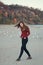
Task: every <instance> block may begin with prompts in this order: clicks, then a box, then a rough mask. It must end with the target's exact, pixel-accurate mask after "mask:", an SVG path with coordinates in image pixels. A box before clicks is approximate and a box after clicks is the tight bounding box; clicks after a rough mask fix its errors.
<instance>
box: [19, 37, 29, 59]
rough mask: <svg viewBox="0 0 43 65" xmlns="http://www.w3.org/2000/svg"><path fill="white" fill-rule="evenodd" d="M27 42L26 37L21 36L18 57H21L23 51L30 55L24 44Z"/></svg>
mask: <svg viewBox="0 0 43 65" xmlns="http://www.w3.org/2000/svg"><path fill="white" fill-rule="evenodd" d="M27 42H28V38H26V39H24V38H22V46H21V51H20V55H19V59H20V58H21V56H22V54H23V52H24V51H25V52H26V53H27V55H28V56H29V57H30V53H29V52H28V50H27V49H26V44H27Z"/></svg>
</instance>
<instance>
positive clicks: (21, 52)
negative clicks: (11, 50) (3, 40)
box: [18, 47, 24, 59]
mask: <svg viewBox="0 0 43 65" xmlns="http://www.w3.org/2000/svg"><path fill="white" fill-rule="evenodd" d="M23 51H24V50H23V47H21V51H20V55H19V58H18V59H20V58H21V56H22V54H23Z"/></svg>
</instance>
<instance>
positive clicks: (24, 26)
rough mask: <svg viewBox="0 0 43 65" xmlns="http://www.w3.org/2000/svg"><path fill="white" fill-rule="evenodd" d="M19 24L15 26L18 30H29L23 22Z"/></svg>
mask: <svg viewBox="0 0 43 65" xmlns="http://www.w3.org/2000/svg"><path fill="white" fill-rule="evenodd" d="M20 23H22V24H23V27H21V26H20ZM20 23H19V24H18V25H17V27H18V28H19V27H20V28H21V31H23V30H24V29H25V30H29V28H28V26H27V25H26V24H25V23H24V22H22V21H20Z"/></svg>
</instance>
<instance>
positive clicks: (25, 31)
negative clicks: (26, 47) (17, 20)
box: [21, 29, 30, 38]
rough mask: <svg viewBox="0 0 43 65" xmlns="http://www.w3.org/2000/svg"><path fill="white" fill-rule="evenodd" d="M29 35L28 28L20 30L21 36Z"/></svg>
mask: <svg viewBox="0 0 43 65" xmlns="http://www.w3.org/2000/svg"><path fill="white" fill-rule="evenodd" d="M29 35H30V30H29V29H26V30H24V31H22V34H21V38H24V37H28V36H29Z"/></svg>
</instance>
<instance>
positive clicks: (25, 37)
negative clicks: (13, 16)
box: [17, 21, 32, 61]
mask: <svg viewBox="0 0 43 65" xmlns="http://www.w3.org/2000/svg"><path fill="white" fill-rule="evenodd" d="M17 27H18V28H19V27H20V29H21V36H20V37H21V39H22V46H21V51H20V55H19V57H18V59H17V61H19V60H20V59H21V56H22V54H23V52H24V51H25V52H26V53H27V55H28V58H27V59H32V58H31V55H30V53H29V52H28V50H27V49H26V44H27V42H28V36H29V35H30V30H29V28H28V27H27V26H26V25H25V24H24V23H23V22H22V21H21V22H20V23H19V24H18V25H17Z"/></svg>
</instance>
